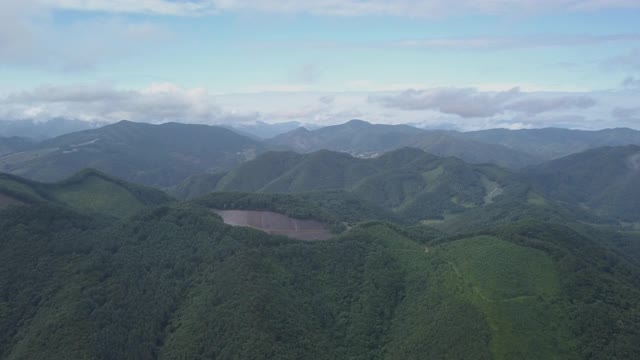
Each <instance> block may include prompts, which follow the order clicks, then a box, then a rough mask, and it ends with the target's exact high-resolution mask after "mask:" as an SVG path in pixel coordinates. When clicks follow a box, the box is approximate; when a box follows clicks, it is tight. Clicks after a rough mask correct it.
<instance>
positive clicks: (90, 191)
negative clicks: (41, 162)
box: [0, 169, 171, 217]
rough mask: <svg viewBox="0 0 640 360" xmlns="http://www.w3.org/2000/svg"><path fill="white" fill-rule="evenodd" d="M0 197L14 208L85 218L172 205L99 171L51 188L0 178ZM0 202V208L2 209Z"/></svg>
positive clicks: (125, 214) (158, 194) (85, 172)
mask: <svg viewBox="0 0 640 360" xmlns="http://www.w3.org/2000/svg"><path fill="white" fill-rule="evenodd" d="M0 194H2V195H3V198H4V199H5V200H7V199H9V200H7V201H5V202H9V201H11V200H12V201H11V203H12V204H15V205H19V204H22V205H27V204H31V205H35V204H41V203H48V202H50V203H53V204H58V205H62V206H67V207H70V208H73V209H76V210H78V211H81V212H83V213H86V214H92V213H100V214H105V215H110V216H114V217H128V216H131V215H133V214H135V213H136V212H139V211H140V210H143V209H145V208H149V207H154V206H158V205H161V204H165V203H168V202H170V201H171V199H170V197H169V196H168V195H166V194H165V193H163V192H161V191H159V190H155V189H151V188H147V187H144V186H140V185H134V184H130V183H126V182H124V181H122V180H119V179H116V178H113V177H110V176H108V175H106V174H103V173H101V172H99V171H96V170H92V169H87V170H83V171H81V172H79V173H77V174H75V175H74V176H72V177H70V178H68V179H66V180H64V181H62V182H59V183H53V184H44V183H38V182H34V181H30V180H27V179H23V178H20V177H17V176H13V175H8V174H0ZM1 203H2V202H0V206H1Z"/></svg>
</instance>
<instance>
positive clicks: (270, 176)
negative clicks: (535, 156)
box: [210, 148, 514, 221]
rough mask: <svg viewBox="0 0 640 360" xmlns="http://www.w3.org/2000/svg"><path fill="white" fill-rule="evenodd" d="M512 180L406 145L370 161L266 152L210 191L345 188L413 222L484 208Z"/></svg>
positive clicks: (501, 172)
mask: <svg viewBox="0 0 640 360" xmlns="http://www.w3.org/2000/svg"><path fill="white" fill-rule="evenodd" d="M513 183H514V180H513V179H512V177H511V175H510V174H509V173H508V172H507V171H506V170H503V169H501V168H498V167H495V166H492V165H469V164H466V163H464V162H463V161H461V160H458V159H455V158H440V157H437V156H433V155H430V154H427V153H425V152H423V151H422V150H418V149H411V148H404V149H400V150H396V151H392V152H388V153H385V154H383V155H382V156H380V157H377V158H373V159H361V158H355V157H352V156H350V155H348V154H345V153H337V152H331V151H326V150H325V151H318V152H315V153H310V154H302V155H301V154H296V153H291V152H270V153H266V154H263V155H261V156H259V157H258V158H256V159H255V160H252V161H249V162H247V163H245V164H242V165H241V166H239V167H238V168H236V169H234V170H232V171H231V172H229V173H228V174H227V175H226V176H224V177H222V178H221V179H220V180H219V181H218V182H217V184H216V187H215V188H212V189H210V191H213V190H217V191H243V192H265V193H302V192H309V191H325V190H345V191H349V192H351V193H352V194H354V195H356V196H359V197H360V198H362V199H365V200H367V201H370V202H372V203H375V204H377V205H378V206H381V207H383V208H385V209H388V210H392V211H394V212H395V213H396V214H398V216H400V217H402V218H405V219H407V220H411V221H418V220H426V219H440V218H442V217H444V216H447V215H448V214H451V213H457V212H461V211H464V210H467V209H469V208H473V207H478V206H483V205H485V204H489V203H491V202H493V201H494V200H495V199H497V198H499V195H500V194H501V193H502V192H503V191H504V189H505V188H506V187H508V186H511V185H512V184H513Z"/></svg>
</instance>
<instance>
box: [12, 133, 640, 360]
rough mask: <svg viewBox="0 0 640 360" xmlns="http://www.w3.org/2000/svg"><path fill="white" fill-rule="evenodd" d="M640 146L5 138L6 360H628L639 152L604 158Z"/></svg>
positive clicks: (536, 139) (638, 295) (335, 138)
mask: <svg viewBox="0 0 640 360" xmlns="http://www.w3.org/2000/svg"><path fill="white" fill-rule="evenodd" d="M547 133H551V134H556V133H561V134H564V135H563V136H557V137H555V138H554V137H553V136H549V137H547V136H545V135H544V134H547ZM612 133H613V134H616V135H615V136H612V135H611V134H612ZM496 134H499V136H498V135H496ZM541 134H542V135H541ZM619 134H621V135H619ZM636 136H637V134H636V132H635V131H633V130H627V129H616V130H610V131H602V132H593V133H584V132H576V131H570V130H559V129H545V130H531V131H529V130H527V131H513V132H512V131H505V130H495V131H487V132H480V133H456V132H450V131H424V130H420V129H417V128H412V127H409V126H388V125H372V124H369V123H366V122H363V121H351V122H348V123H346V124H343V125H338V126H333V127H327V128H322V129H317V130H313V131H308V130H300V129H298V130H293V131H292V132H289V133H285V134H281V135H279V136H276V137H274V138H271V139H267V140H266V141H261V140H257V139H256V138H255V137H249V136H244V135H241V134H239V133H236V132H234V131H231V130H229V129H226V128H222V127H215V126H205V125H189V124H178V123H167V124H163V125H150V124H142V123H132V122H126V121H125V122H120V123H116V124H112V125H108V126H105V127H102V128H98V129H90V130H84V131H80V132H74V133H70V134H66V135H62V136H59V137H55V138H52V139H48V140H44V141H34V140H25V139H23V138H4V139H3V141H4V142H3V143H2V144H3V148H2V149H3V151H4V152H5V154H4V155H2V156H0V166H1V167H2V169H3V170H4V171H10V172H12V173H14V174H18V175H20V176H16V175H9V174H2V175H0V260H1V261H0V263H1V264H2V266H0V288H2V289H6V290H8V291H5V292H4V293H3V295H2V297H0V310H2V311H3V314H5V315H4V316H3V317H1V318H0V357H1V358H6V359H22V358H29V359H67V358H105V359H121V358H167V359H172V358H220V359H234V358H238V356H240V357H241V358H256V359H257V358H266V359H283V358H291V359H295V358H313V359H336V358H337V359H347V358H350V359H353V358H357V359H360V358H361V359H365V358H366V359H397V358H403V359H404V358H406V359H420V358H424V357H425V356H428V357H430V358H452V359H469V358H479V359H505V360H506V359H514V358H518V359H549V358H562V359H576V360H578V359H588V358H592V359H606V358H621V359H622V358H625V359H627V358H635V357H638V356H640V347H639V346H638V342H637V341H636V339H638V338H639V337H640V317H639V316H640V315H639V314H640V307H639V306H640V305H639V304H640V290H639V289H640V283H639V280H638V279H640V234H639V233H638V229H639V228H640V208H638V204H640V192H639V191H638V186H637V185H638V184H639V181H640V178H639V177H638V174H640V165H639V164H640V160H639V159H640V146H638V145H625V146H605V147H597V146H599V145H601V144H610V143H633V142H634V141H636ZM519 139H522V141H520V140H519ZM484 141H486V142H484ZM407 145H413V146H414V147H407ZM589 147H594V148H593V149H590V150H587V151H584V152H580V153H576V154H571V155H568V156H565V157H560V158H557V159H554V160H549V161H545V160H544V159H551V158H554V157H556V156H560V154H564V153H570V152H572V151H576V150H577V149H582V148H589ZM531 149H535V151H533V150H531ZM292 150H298V151H299V152H295V151H292ZM430 150H431V151H433V152H437V153H438V154H434V153H430ZM527 151H529V152H527ZM353 155H356V156H353ZM439 155H444V156H439ZM479 162H484V163H483V164H479ZM505 162H506V163H505ZM501 165H510V167H503V166H501ZM526 165H529V166H526ZM87 167H93V168H96V169H98V170H93V169H85V168H87ZM83 169H84V170H83ZM25 177H27V178H30V179H26V178H25ZM118 177H121V178H123V179H124V180H120V179H118ZM34 179H36V180H40V181H44V183H43V182H40V181H34ZM125 180H128V181H134V182H138V183H140V184H141V185H136V184H134V183H131V182H127V181H125ZM143 185H153V186H155V187H156V188H161V189H169V190H170V192H171V194H173V195H174V196H176V197H177V198H178V199H174V198H172V197H170V196H169V195H167V194H166V193H164V192H163V191H161V190H158V189H154V188H148V187H145V186H143ZM229 211H231V212H232V213H233V214H235V215H237V216H240V217H242V216H244V217H247V218H249V217H250V216H253V215H251V214H257V213H259V214H261V215H260V216H262V217H261V218H260V219H261V220H260V221H257V222H256V221H254V222H248V223H247V225H249V226H252V227H253V228H249V227H243V226H238V225H239V224H238V223H233V222H231V223H229V224H226V223H225V221H224V219H223V218H221V217H219V216H218V215H216V213H222V214H225V212H229ZM264 219H267V220H268V219H278V221H277V224H276V223H274V224H271V225H269V224H263V223H264V221H267V220H264ZM227 220H228V219H227ZM254 220H255V219H254ZM274 221H275V220H274ZM261 224H262V225H261ZM296 224H313V227H309V228H308V229H307V228H306V227H305V226H307V225H304V226H302V225H296ZM263 225H264V228H261V226H263ZM274 226H275V227H274ZM285 226H290V227H291V228H286V229H285V228H284V227H285ZM309 226H311V225H309ZM261 230H264V231H265V232H263V231H261ZM305 231H306V233H305ZM311 232H314V233H313V234H311ZM273 234H284V235H287V236H288V237H286V236H278V235H273ZM312 235H313V236H312ZM320 235H321V236H320ZM327 238H328V240H325V239H327ZM296 239H307V240H316V241H315V242H305V241H301V240H296ZM461 339H464V341H462V340H461Z"/></svg>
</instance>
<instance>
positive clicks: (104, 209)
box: [53, 176, 145, 217]
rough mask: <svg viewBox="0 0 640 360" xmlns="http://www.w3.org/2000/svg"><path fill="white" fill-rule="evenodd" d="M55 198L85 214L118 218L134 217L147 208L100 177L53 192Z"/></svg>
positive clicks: (87, 179) (125, 191)
mask: <svg viewBox="0 0 640 360" xmlns="http://www.w3.org/2000/svg"><path fill="white" fill-rule="evenodd" d="M53 195H54V197H55V198H56V199H57V200H59V201H61V202H63V203H65V204H67V205H69V206H71V207H73V208H76V209H79V210H81V211H85V212H91V213H98V212H100V213H105V214H109V215H112V216H116V217H125V216H130V215H133V214H134V213H136V212H138V211H140V210H142V209H143V208H144V207H145V206H144V204H142V203H141V202H140V201H139V200H138V199H137V198H136V197H135V196H134V195H133V194H131V193H130V192H129V191H128V190H127V189H125V188H124V187H122V186H120V185H118V184H115V183H113V182H110V181H107V180H105V179H102V178H100V177H98V176H87V177H86V178H85V179H83V181H81V182H78V183H74V184H71V185H67V186H64V187H60V188H57V189H55V190H53Z"/></svg>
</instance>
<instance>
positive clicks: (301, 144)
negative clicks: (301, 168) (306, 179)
mask: <svg viewBox="0 0 640 360" xmlns="http://www.w3.org/2000/svg"><path fill="white" fill-rule="evenodd" d="M267 142H268V143H269V144H270V145H272V146H275V147H279V148H285V149H290V150H294V151H297V152H312V151H319V150H332V151H342V152H348V153H350V154H356V155H372V154H381V153H385V152H389V151H393V150H397V149H401V148H404V147H413V148H418V149H422V150H424V151H426V152H428V153H430V154H434V155H438V156H443V157H457V158H459V159H462V160H464V161H466V162H469V163H474V164H484V163H490V164H496V165H500V166H504V167H509V168H521V167H523V166H527V165H531V164H536V163H539V162H540V159H539V157H538V156H535V155H531V154H528V153H525V152H522V151H519V150H514V149H511V148H508V147H506V146H503V145H500V144H495V143H490V142H480V141H476V140H474V139H471V138H469V137H466V136H465V133H457V132H453V131H439V130H435V131H426V130H422V129H418V128H415V127H412V126H407V125H383V124H370V123H368V122H366V121H362V120H351V121H349V122H347V123H344V124H341V125H334V126H327V127H323V128H320V129H317V130H313V131H308V130H306V129H304V128H300V129H297V130H293V131H291V132H288V133H286V134H281V135H278V136H276V137H274V138H273V139H269V140H267Z"/></svg>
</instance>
